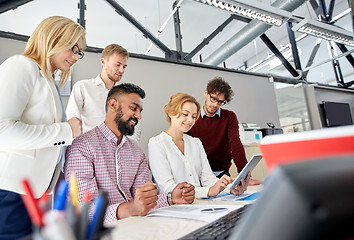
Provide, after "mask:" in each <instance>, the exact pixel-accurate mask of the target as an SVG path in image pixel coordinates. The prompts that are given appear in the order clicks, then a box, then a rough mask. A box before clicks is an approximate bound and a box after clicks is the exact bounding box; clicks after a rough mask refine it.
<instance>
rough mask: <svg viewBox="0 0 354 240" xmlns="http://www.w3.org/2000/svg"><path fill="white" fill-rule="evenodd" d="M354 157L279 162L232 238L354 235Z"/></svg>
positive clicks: (268, 239)
mask: <svg viewBox="0 0 354 240" xmlns="http://www.w3.org/2000/svg"><path fill="white" fill-rule="evenodd" d="M353 223H354V156H353V155H351V156H345V157H335V158H326V159H319V160H311V161H306V162H297V163H292V164H286V165H281V166H278V167H277V168H275V169H274V171H273V172H272V174H271V175H270V176H269V178H268V179H266V180H265V186H264V190H263V191H262V193H261V195H260V197H259V198H258V200H257V201H256V202H255V203H254V204H253V206H251V207H250V209H249V210H248V212H246V213H245V215H244V216H243V218H241V219H240V223H239V225H238V226H237V227H236V228H235V230H234V231H233V232H232V233H231V235H230V237H229V238H228V239H231V240H235V239H243V240H245V239H252V240H256V239H262V240H274V239H286V240H300V239H301V240H304V239H311V240H312V239H321V240H322V239H342V240H343V239H346V240H347V239H354V228H353Z"/></svg>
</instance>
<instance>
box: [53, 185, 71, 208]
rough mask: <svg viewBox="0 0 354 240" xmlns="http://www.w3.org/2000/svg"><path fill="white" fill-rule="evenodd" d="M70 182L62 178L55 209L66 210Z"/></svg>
mask: <svg viewBox="0 0 354 240" xmlns="http://www.w3.org/2000/svg"><path fill="white" fill-rule="evenodd" d="M68 187H69V184H68V183H67V182H66V181H65V180H62V181H61V182H60V184H59V187H58V190H57V192H56V197H55V201H54V207H53V209H54V210H58V211H64V210H65V206H66V195H67V193H68Z"/></svg>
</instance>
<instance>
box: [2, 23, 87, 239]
mask: <svg viewBox="0 0 354 240" xmlns="http://www.w3.org/2000/svg"><path fill="white" fill-rule="evenodd" d="M85 34H86V33H85V30H84V28H83V27H81V26H80V25H79V24H77V23H75V22H74V21H72V20H70V19H68V18H65V17H61V16H53V17H49V18H47V19H45V20H43V21H42V22H41V23H40V24H39V25H38V27H37V28H36V29H35V31H34V32H33V34H32V36H31V37H30V38H29V40H28V42H27V45H26V48H25V51H24V53H23V54H22V55H15V56H12V57H10V58H8V59H7V60H6V61H5V62H3V63H2V64H1V65H0V213H1V214H0V239H17V238H20V237H22V236H25V235H27V234H30V233H31V232H32V224H31V220H30V218H29V215H28V213H27V211H26V209H25V206H24V204H23V202H22V199H21V196H20V194H23V193H24V189H23V187H22V185H21V182H22V181H23V179H27V180H28V181H29V183H30V184H31V186H32V187H33V189H32V190H33V192H34V195H35V197H36V198H39V197H41V196H42V195H43V193H44V192H45V191H46V190H48V189H49V190H51V189H52V187H53V186H54V185H55V183H56V181H57V177H58V174H59V171H60V166H61V156H62V154H63V152H62V151H61V149H62V146H65V145H69V144H71V142H72V140H73V138H75V137H77V136H79V135H81V134H82V127H81V121H80V120H79V119H77V118H72V119H70V120H68V121H66V119H65V115H64V110H63V107H62V103H61V99H60V95H59V91H58V88H57V86H56V84H55V81H54V79H53V74H54V73H55V72H56V71H57V70H60V71H61V79H60V82H59V85H60V86H61V85H63V84H65V82H66V81H67V79H68V76H69V75H70V73H71V67H72V65H73V64H74V63H76V62H77V61H78V60H79V59H80V58H82V57H83V52H82V49H84V48H85V47H86V39H85Z"/></svg>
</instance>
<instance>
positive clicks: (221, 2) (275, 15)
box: [194, 0, 292, 26]
mask: <svg viewBox="0 0 354 240" xmlns="http://www.w3.org/2000/svg"><path fill="white" fill-rule="evenodd" d="M194 1H196V2H200V3H205V4H208V5H210V6H213V7H217V8H220V9H223V10H226V11H229V12H232V13H234V14H237V15H240V16H243V17H246V18H249V19H255V20H258V21H262V22H265V23H267V24H271V25H275V26H280V25H282V24H283V23H284V22H285V21H287V20H288V19H289V18H291V16H292V15H291V13H290V12H288V11H285V10H282V9H279V8H276V7H272V6H270V5H267V4H264V3H262V2H258V1H255V0H194Z"/></svg>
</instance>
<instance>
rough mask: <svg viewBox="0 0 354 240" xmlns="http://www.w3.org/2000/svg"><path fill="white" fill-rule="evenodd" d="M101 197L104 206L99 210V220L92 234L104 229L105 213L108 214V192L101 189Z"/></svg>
mask: <svg viewBox="0 0 354 240" xmlns="http://www.w3.org/2000/svg"><path fill="white" fill-rule="evenodd" d="M99 198H102V207H101V209H100V211H99V212H98V215H97V222H96V223H95V225H94V229H93V234H92V236H95V235H96V234H99V233H100V232H101V231H102V230H103V221H104V215H105V214H106V209H107V205H108V192H106V191H100V192H99Z"/></svg>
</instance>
